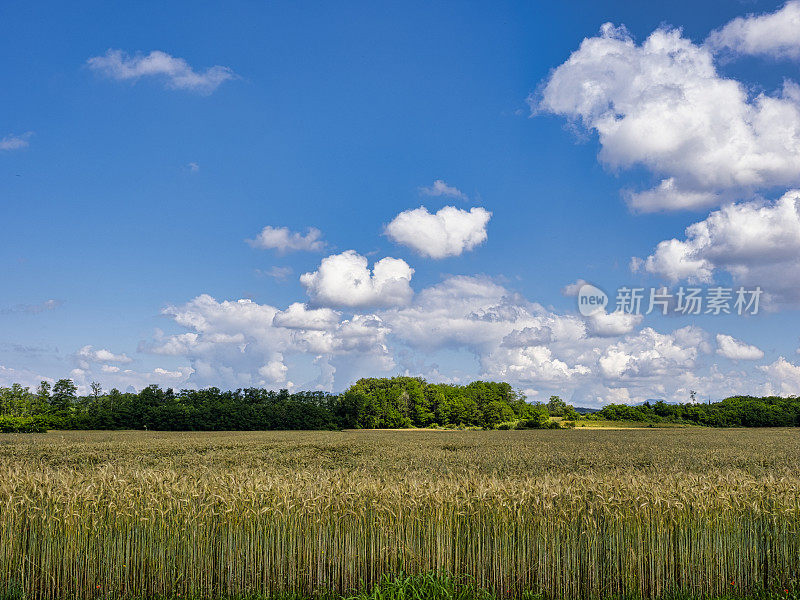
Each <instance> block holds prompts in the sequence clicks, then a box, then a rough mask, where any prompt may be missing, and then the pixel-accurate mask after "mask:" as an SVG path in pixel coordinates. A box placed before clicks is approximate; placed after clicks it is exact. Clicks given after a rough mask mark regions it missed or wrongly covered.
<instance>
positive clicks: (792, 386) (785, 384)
mask: <svg viewBox="0 0 800 600" xmlns="http://www.w3.org/2000/svg"><path fill="white" fill-rule="evenodd" d="M757 368H758V369H760V370H761V371H762V372H763V373H764V374H766V375H767V377H768V378H769V383H768V384H767V386H766V390H765V392H764V393H766V394H780V395H782V396H789V395H798V394H800V366H798V365H795V364H793V363H790V362H789V361H788V360H786V359H785V358H784V357H783V356H781V357H779V358H778V360H776V361H775V362H774V363H772V364H769V365H763V366H759V367H757Z"/></svg>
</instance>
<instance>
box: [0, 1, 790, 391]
mask: <svg viewBox="0 0 800 600" xmlns="http://www.w3.org/2000/svg"><path fill="white" fill-rule="evenodd" d="M797 14H800V8H799V7H798V5H797V4H796V3H791V2H790V3H789V4H787V5H784V4H780V3H775V2H752V3H750V2H748V3H735V2H731V3H725V4H724V5H720V4H719V3H710V2H708V3H702V2H700V3H698V2H692V3H689V2H678V3H671V4H670V5H669V6H664V7H661V6H659V7H657V6H655V5H652V4H647V3H629V2H619V3H613V2H606V3H596V2H593V3H590V2H578V3H574V4H571V5H565V4H563V3H455V2H453V3H409V2H403V3H366V2H364V3H356V2H353V3H347V4H344V5H341V4H339V5H336V6H333V5H331V6H319V5H310V4H306V5H301V4H300V3H288V2H287V3H235V2H232V3H226V4H225V5H224V6H216V7H215V6H198V5H197V4H196V3H183V4H182V3H169V5H168V6H165V5H163V3H146V2H143V3H137V4H135V5H134V4H132V5H130V6H126V7H121V6H119V5H114V6H111V5H109V4H108V3H99V2H98V3H82V4H81V6H80V8H79V9H76V8H75V7H65V6H63V5H59V4H56V3H53V4H51V5H46V4H38V5H35V6H32V5H30V3H22V2H8V3H4V5H3V7H2V9H0V29H1V35H0V56H2V57H3V58H2V65H3V68H2V71H1V72H2V77H3V80H4V85H3V89H4V93H3V94H2V97H0V108H1V109H2V110H1V111H0V114H2V119H0V140H3V141H2V142H0V148H2V149H0V207H2V208H1V210H2V212H1V213H0V214H2V218H3V224H4V227H3V236H2V237H0V280H2V282H3V285H2V287H0V385H8V384H10V383H11V382H14V381H19V382H21V383H23V384H25V385H35V383H36V382H37V381H38V380H39V379H41V378H59V377H62V376H71V377H73V378H74V379H75V380H76V381H77V382H78V383H79V384H80V386H82V387H83V388H84V389H85V387H86V386H87V385H88V383H89V382H90V381H93V380H94V381H100V382H101V383H103V385H104V386H105V387H106V388H109V387H112V386H116V387H120V388H121V389H126V388H127V387H129V386H132V387H134V388H136V389H139V388H141V387H142V386H144V385H147V384H148V383H151V382H152V383H159V384H162V385H171V386H174V387H197V386H207V385H217V386H219V387H223V388H227V387H240V386H247V385H259V386H265V387H274V388H279V387H292V388H295V389H296V388H314V387H319V388H321V389H331V390H340V389H343V388H344V387H346V386H347V385H348V384H349V383H351V382H352V380H353V379H354V378H357V377H362V376H382V375H393V374H406V373H407V374H411V375H422V376H425V377H427V378H429V379H431V380H436V381H462V382H463V381H468V380H472V379H475V378H492V379H506V380H509V381H511V382H512V383H514V385H516V386H518V387H520V388H521V389H524V390H526V391H527V392H528V394H529V397H530V398H531V399H535V398H537V397H546V396H547V395H549V394H550V393H561V394H562V395H564V396H566V397H567V398H569V399H570V400H572V401H574V402H576V403H580V404H601V403H603V402H608V401H626V402H635V401H641V400H642V399H645V398H662V397H663V398H666V399H670V400H683V399H685V398H687V397H688V390H690V389H695V390H698V391H699V392H700V393H701V394H705V395H708V396H712V397H723V396H725V395H729V394H732V393H800V367H798V366H797V365H798V363H800V357H798V356H797V353H796V349H797V346H798V331H797V327H796V325H797V312H796V309H797V302H798V300H799V299H800V295H795V294H793V290H795V289H796V288H797V286H796V284H800V266H798V261H797V258H796V257H797V256H798V254H797V250H798V249H800V226H798V224H797V223H796V222H795V221H794V219H796V218H797V215H796V213H797V210H796V207H795V205H794V204H793V203H794V196H791V194H792V193H793V192H792V190H795V189H796V188H798V187H800V166H799V165H800V141H799V140H800V128H799V127H798V123H800V118H799V117H798V115H800V93H798V92H797V91H796V89H795V88H794V87H792V84H791V83H789V84H786V83H784V82H785V81H787V80H788V81H790V82H791V81H793V80H796V79H798V78H800V73H798V65H799V64H800V51H798V49H800V37H798V34H797V33H796V32H797V31H800V30H798V29H797V27H795V26H796V25H797V20H796V19H797ZM748 15H749V16H748ZM736 18H739V20H738V21H732V20H734V19H736ZM609 22H610V23H613V24H614V26H615V27H617V29H606V30H604V31H605V33H603V34H601V26H602V25H603V24H604V23H609ZM729 23H730V26H727V25H728V24H729ZM623 25H624V27H625V29H624V30H622V29H619V28H618V27H619V26H623ZM676 28H679V29H680V32H678V31H677V30H676ZM712 31H716V33H715V34H713V35H712V36H711V37H709V34H711V32H712ZM765 31H766V32H769V35H767V34H766V33H765ZM654 32H656V33H655V34H654ZM659 32H660V34H661V37H658V36H659ZM651 35H655V36H656V37H655V38H650V36H651ZM670 36H671V37H670ZM587 38H588V39H589V45H586V43H585V42H584V40H585V39H587ZM648 39H651V44H650V46H649V47H647V46H646V44H647V41H648ZM592 40H595V42H592ZM665 40H666V41H665ZM582 42H584V44H585V45H584V46H582V45H581V44H582ZM665 44H666V45H670V44H671V45H672V46H673V47H672V49H671V50H665V49H664V45H665ZM152 53H155V54H152ZM604 53H610V54H604ZM609 56H611V58H609ZM570 57H572V58H570ZM615 57H616V58H615ZM617 59H619V60H617ZM615 61H616V62H615ZM609 65H611V66H609ZM209 69H211V70H210V71H209ZM733 88H735V89H733ZM591 90H594V91H591ZM597 90H601V91H600V92H597ZM737 93H738V94H739V95H737ZM764 99H766V101H765V100H764ZM770 102H771V103H772V104H769V103H770ZM668 146H669V147H668ZM436 181H440V182H442V183H440V184H439V185H440V187H439V188H438V189H439V190H442V189H444V190H449V191H446V192H445V193H439V194H438V195H437V192H436V189H437V188H435V187H434V185H435V184H434V182H436ZM667 181H669V182H671V183H670V184H669V185H667V187H666V188H665V189H666V191H664V189H662V190H661V192H659V193H658V194H651V195H647V194H642V192H645V191H646V190H650V189H658V186H659V185H660V182H667ZM665 185H666V184H665ZM442 186H447V187H442ZM787 194H789V196H785V195H787ZM780 198H784V200H783V203H782V204H781V201H780V200H779V199H780ZM423 206H424V207H425V209H426V211H420V210H419V209H420V207H423ZM447 206H450V207H453V208H452V210H451V211H450V212H449V213H446V214H445V213H438V216H434V214H437V212H438V211H440V209H442V208H444V207H447ZM793 207H795V208H794V210H793ZM470 209H476V210H473V211H472V212H469V211H470ZM477 209H482V210H483V212H480V211H478V210H477ZM411 211H416V212H411ZM725 211H728V212H725ZM488 213H491V215H490V216H487V215H488ZM400 215H404V216H403V218H400ZM398 219H400V220H399V221H398ZM695 223H700V224H701V225H700V226H699V227H700V229H704V230H708V231H710V232H711V233H710V234H709V236H706V237H703V236H701V235H700V236H698V235H695V237H692V236H689V237H687V234H686V233H684V230H685V229H686V228H687V227H688V226H690V225H692V224H695ZM390 224H391V225H390ZM265 227H271V228H276V229H277V233H276V232H275V230H268V235H266V236H265V237H264V239H265V240H267V241H266V242H263V243H261V244H259V243H255V242H251V243H248V242H247V241H246V240H256V239H258V238H257V236H259V233H260V232H262V230H263V229H264V228H265ZM310 227H311V228H316V229H318V230H319V232H320V234H319V237H318V238H314V239H315V240H317V241H318V242H320V243H318V244H316V245H314V244H312V243H311V242H310V241H309V240H311V238H308V237H304V236H306V234H307V231H308V228H310ZM280 228H286V229H287V231H284V230H282V229H280ZM465 228H466V229H465ZM270 232H272V233H270ZM392 232H394V233H392ZM293 234H297V235H296V237H294V238H292V237H291V236H292V235H293ZM281 236H284V237H283V238H281ZM748 236H749V237H748ZM751 238H752V239H751ZM287 239H288V240H291V239H294V240H295V243H294V244H293V245H294V248H292V247H287V242H286V240H287ZM276 240H277V241H276ZM281 240H283V241H281ZM298 240H299V241H298ZM669 240H674V242H675V243H674V244H673V245H672V246H669V244H667V245H662V246H659V244H662V243H665V244H666V243H667V242H669ZM731 240H733V241H731ZM740 240H745V241H744V242H742V243H741V244H739V241H740ZM748 240H750V241H748ZM731 244H733V246H732V245H731ZM737 244H738V245H737ZM748 244H749V245H748ZM289 246H292V244H289ZM310 246H313V247H310ZM734 246H735V247H734ZM306 247H310V249H307V248H306ZM347 251H353V252H350V253H348V252H347ZM331 257H333V259H332V260H328V259H329V258H331ZM336 257H338V258H336ZM387 257H388V258H393V259H396V261H395V262H392V263H391V264H389V263H384V266H386V267H387V269H388V275H387V277H388V278H389V279H388V281H389V284H388V285H387V286H384V287H382V286H383V282H382V280H381V281H379V276H378V275H377V274H373V273H372V272H371V271H364V273H365V276H366V278H367V282H366V283H367V284H368V285H367V287H368V289H366V288H358V286H359V285H361V284H363V283H364V281H363V278H360V279H359V277H360V276H356V277H355V279H356V282H355V283H353V280H352V277H353V273H358V272H359V269H363V268H364V267H363V263H364V261H366V268H367V269H372V268H373V267H374V265H375V263H379V262H380V261H382V260H383V259H385V258H387ZM632 257H639V258H641V259H642V262H641V263H640V264H639V268H638V269H637V270H635V271H634V270H632V268H631V258H632ZM648 257H650V259H648ZM326 261H327V262H326ZM398 261H402V264H400V262H398ZM411 270H413V273H412V272H411ZM304 273H309V274H310V275H309V277H306V278H305V280H304V281H301V275H303V274H304ZM314 274H316V276H315V275H314ZM276 275H277V276H276ZM371 276H372V277H373V279H370V277H371ZM348 277H351V279H348ZM578 280H587V281H590V282H592V283H593V284H595V285H598V286H599V287H601V288H602V289H604V290H605V291H606V292H608V293H609V294H611V295H612V296H613V293H614V291H615V290H616V288H617V287H618V286H620V285H629V286H633V285H637V286H642V287H646V288H649V287H652V286H660V285H662V284H665V285H669V286H670V287H671V288H674V287H677V286H681V285H689V284H693V282H694V283H698V284H700V285H703V286H710V285H718V284H721V285H730V286H737V285H746V286H755V285H759V286H761V287H762V288H763V289H764V290H765V303H764V307H763V309H762V311H761V312H760V314H758V315H754V316H750V317H747V318H745V317H742V316H738V315H729V316H712V315H700V316H666V317H655V316H653V315H648V316H645V317H642V318H640V319H633V318H628V319H623V318H621V317H620V318H614V317H609V316H605V315H604V316H603V317H602V318H603V319H605V320H604V321H603V322H602V323H601V322H600V321H599V320H598V319H600V317H598V319H595V320H594V321H592V319H586V318H583V317H581V316H580V315H579V314H578V312H577V310H576V299H575V297H574V296H573V295H569V293H565V292H564V288H565V286H568V285H569V284H572V283H574V282H576V281H578ZM353 285H355V286H356V288H358V289H355V288H353V289H350V288H348V286H351V287H352V286H353ZM212 299H213V300H212ZM239 300H244V301H243V302H238V301H239ZM295 303H300V305H298V307H296V308H295V309H294V311H293V312H291V313H289V312H287V310H288V307H289V306H290V305H293V304H295ZM276 315H277V316H276ZM280 315H282V316H280ZM287 315H289V316H287ZM290 317H291V318H290ZM280 323H284V324H287V323H288V325H289V326H281V325H280ZM521 332H524V334H523V333H521ZM543 332H544V333H543ZM509 336H511V337H509ZM718 336H723V337H722V338H720V337H718ZM727 336H729V337H730V338H733V341H729V340H728V337H727ZM514 340H516V341H514Z"/></svg>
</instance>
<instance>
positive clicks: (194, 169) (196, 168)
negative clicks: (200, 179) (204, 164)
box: [186, 162, 200, 173]
mask: <svg viewBox="0 0 800 600" xmlns="http://www.w3.org/2000/svg"><path fill="white" fill-rule="evenodd" d="M186 168H187V169H188V170H189V172H191V173H197V172H199V171H200V165H198V164H197V163H196V162H190V163H189V164H187V165H186Z"/></svg>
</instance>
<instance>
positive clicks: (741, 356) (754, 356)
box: [717, 333, 764, 360]
mask: <svg viewBox="0 0 800 600" xmlns="http://www.w3.org/2000/svg"><path fill="white" fill-rule="evenodd" d="M717 354H719V355H720V356H724V357H725V358H730V359H731V360H761V359H762V358H764V351H763V350H761V348H758V347H757V346H751V345H750V344H746V343H745V342H743V341H741V340H737V339H736V338H735V337H733V336H730V335H725V334H723V333H718V334H717Z"/></svg>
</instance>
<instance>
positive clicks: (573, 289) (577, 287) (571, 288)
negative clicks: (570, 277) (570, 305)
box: [561, 279, 588, 298]
mask: <svg viewBox="0 0 800 600" xmlns="http://www.w3.org/2000/svg"><path fill="white" fill-rule="evenodd" d="M587 283H588V282H587V281H586V280H584V279H578V280H576V281H575V283H570V284H568V285H565V286H564V287H563V288H561V295H562V296H567V297H568V298H569V297H575V296H577V295H578V292H580V291H581V288H582V287H583V286H585V285H586V284H587Z"/></svg>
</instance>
